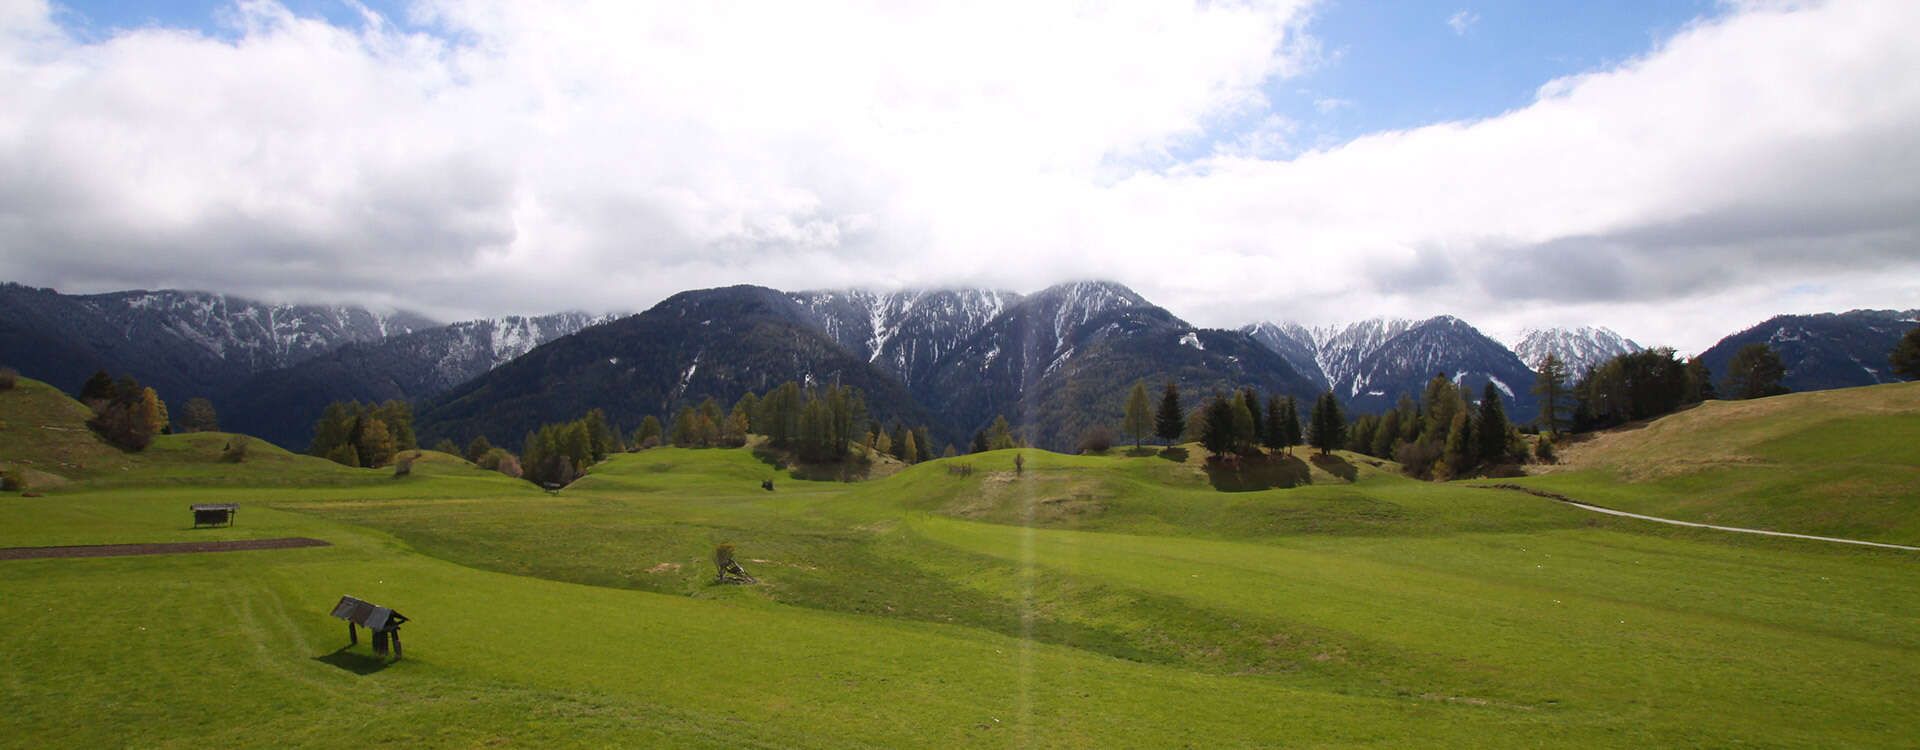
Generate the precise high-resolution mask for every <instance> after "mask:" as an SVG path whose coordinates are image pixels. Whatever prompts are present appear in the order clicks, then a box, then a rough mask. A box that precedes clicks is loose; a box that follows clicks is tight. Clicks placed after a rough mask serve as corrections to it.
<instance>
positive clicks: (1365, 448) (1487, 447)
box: [1346, 374, 1527, 479]
mask: <svg viewBox="0 0 1920 750" xmlns="http://www.w3.org/2000/svg"><path fill="white" fill-rule="evenodd" d="M1346 446H1347V448H1348V449H1349V450H1352V451H1354V452H1357V453H1364V454H1367V455H1369V456H1375V457H1378V458H1386V459H1391V460H1394V461H1398V462H1399V463H1400V466H1401V470H1402V471H1405V472H1406V473H1407V474H1408V475H1410V476H1415V477H1421V478H1432V479H1451V478H1455V477H1463V476H1468V475H1470V474H1472V473H1473V472H1475V471H1476V470H1479V469H1481V468H1484V467H1489V466H1495V465H1499V464H1506V463H1518V462H1521V461H1525V460H1526V457H1527V444H1526V441H1525V440H1524V439H1523V438H1521V437H1520V431H1519V430H1518V429H1517V428H1515V427H1514V426H1513V424H1512V423H1511V422H1509V421H1508V419H1507V412H1506V406H1505V404H1504V403H1503V402H1502V401H1501V398H1500V391H1499V389H1498V388H1496V387H1494V385H1493V383H1487V386H1486V388H1485V389H1484V390H1483V391H1482V392H1481V394H1480V398H1479V400H1478V402H1476V401H1475V400H1474V398H1473V391H1472V389H1470V388H1468V387H1466V386H1465V385H1458V386H1456V385H1455V384H1454V382H1453V381H1452V380H1449V379H1447V377H1446V375H1444V374H1435V375H1434V376H1433V378H1432V379H1431V380H1428V381H1427V385H1426V387H1425V388H1424V389H1422V391H1421V394H1420V398H1419V399H1418V400H1415V399H1414V398H1412V397H1411V396H1401V397H1400V402H1399V403H1398V404H1396V405H1395V406H1394V408H1393V409H1392V410H1390V411H1388V412H1386V413H1384V414H1379V415H1372V414H1369V415H1367V416H1363V417H1361V418H1360V419H1359V420H1357V421H1355V422H1354V424H1353V430H1352V431H1351V433H1350V434H1349V435H1348V436H1347V440H1346Z"/></svg>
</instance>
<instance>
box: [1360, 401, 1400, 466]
mask: <svg viewBox="0 0 1920 750" xmlns="http://www.w3.org/2000/svg"><path fill="white" fill-rule="evenodd" d="M1399 438H1400V410H1399V409H1389V410H1387V413H1386V414H1382V415H1381V416H1380V426H1379V427H1377V428H1374V431H1373V443H1372V444H1370V445H1368V446H1367V454H1368V455H1371V456H1376V457H1379V458H1392V457H1393V448H1394V443H1396V442H1398V441H1399Z"/></svg>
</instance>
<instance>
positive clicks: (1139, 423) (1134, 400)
mask: <svg viewBox="0 0 1920 750" xmlns="http://www.w3.org/2000/svg"><path fill="white" fill-rule="evenodd" d="M1148 409H1149V406H1148V404H1147V383H1146V381H1144V380H1136V381H1134V382H1133V390H1131V391H1129V392H1128V393H1127V408H1126V415H1125V417H1124V418H1123V419H1122V420H1121V427H1122V428H1123V429H1125V430H1126V431H1127V434H1128V435H1129V436H1132V437H1133V447H1134V449H1135V450H1139V448H1140V441H1141V439H1143V438H1145V437H1146V436H1147V435H1148V434H1150V433H1152V432H1153V415H1152V414H1150V413H1149V412H1148Z"/></svg>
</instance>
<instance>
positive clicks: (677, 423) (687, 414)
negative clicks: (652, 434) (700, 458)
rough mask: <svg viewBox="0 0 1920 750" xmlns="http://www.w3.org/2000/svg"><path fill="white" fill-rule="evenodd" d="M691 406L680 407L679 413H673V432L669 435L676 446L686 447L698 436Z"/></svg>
mask: <svg viewBox="0 0 1920 750" xmlns="http://www.w3.org/2000/svg"><path fill="white" fill-rule="evenodd" d="M693 422H694V414H693V408H692V407H686V406H683V407H680V413H678V414H675V415H673V433H672V434H671V435H670V436H669V438H670V439H671V440H672V442H673V444H674V445H675V446H676V447H680V448H687V447H690V446H692V445H693V442H694V439H695V438H697V437H698V435H697V434H696V427H695V425H694V423H693Z"/></svg>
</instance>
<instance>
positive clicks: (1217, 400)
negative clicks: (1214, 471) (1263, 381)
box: [1199, 388, 1337, 456]
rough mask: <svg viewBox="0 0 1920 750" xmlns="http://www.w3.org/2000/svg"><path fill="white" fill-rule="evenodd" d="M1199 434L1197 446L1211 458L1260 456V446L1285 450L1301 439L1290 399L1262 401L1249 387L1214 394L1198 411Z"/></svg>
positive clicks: (1281, 397) (1279, 398) (1293, 405)
mask: <svg viewBox="0 0 1920 750" xmlns="http://www.w3.org/2000/svg"><path fill="white" fill-rule="evenodd" d="M1262 404H1265V406H1264V407H1263V406H1262ZM1336 408H1337V407H1336ZM1325 416H1326V415H1324V414H1323V415H1321V421H1322V422H1325V421H1326V420H1325ZM1199 432H1200V446H1201V447H1203V448H1205V449H1207V452H1208V453H1210V454H1213V455H1214V456H1221V455H1226V454H1232V455H1236V456H1257V455H1264V453H1263V451H1262V450H1261V448H1262V447H1265V448H1270V449H1273V450H1276V451H1282V450H1289V449H1291V448H1292V447H1293V446H1294V445H1297V444H1299V442H1300V438H1301V432H1300V410H1299V405H1298V404H1296V403H1295V402H1294V399H1293V397H1292V396H1277V395H1276V396H1273V397H1271V398H1268V399H1265V400H1264V401H1263V400H1262V399H1261V398H1260V393H1259V392H1258V391H1255V390H1254V389H1253V388H1246V389H1243V390H1241V391H1239V392H1236V393H1234V394H1233V396H1232V397H1228V396H1226V395H1225V394H1218V393H1216V394H1214V396H1213V398H1211V399H1209V400H1208V401H1207V405H1206V408H1205V409H1203V410H1202V411H1201V418H1200V427H1199Z"/></svg>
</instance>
